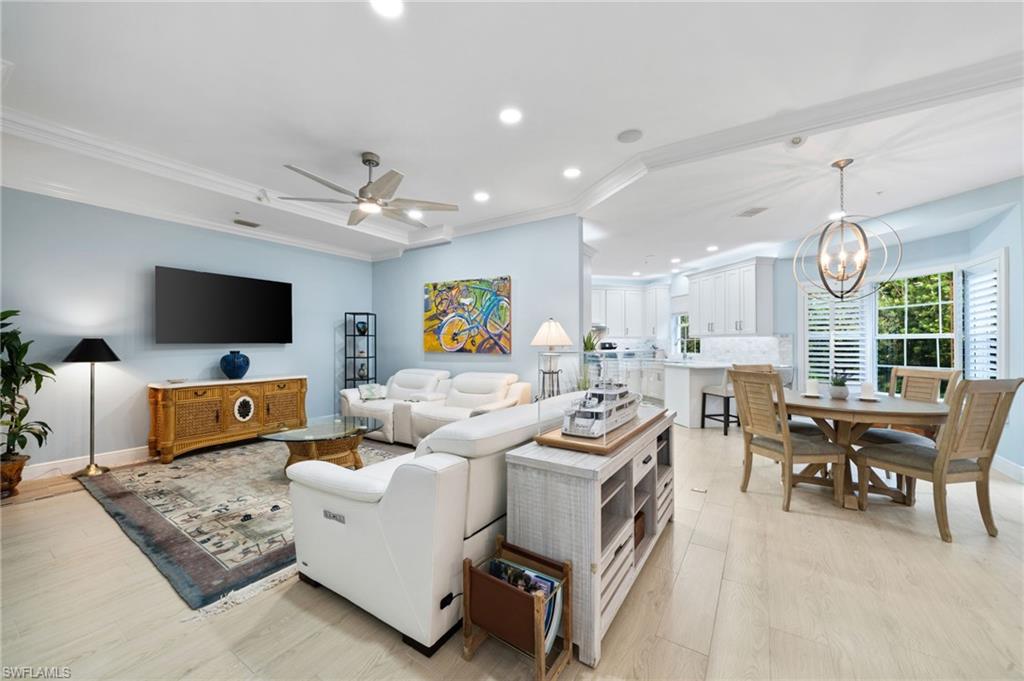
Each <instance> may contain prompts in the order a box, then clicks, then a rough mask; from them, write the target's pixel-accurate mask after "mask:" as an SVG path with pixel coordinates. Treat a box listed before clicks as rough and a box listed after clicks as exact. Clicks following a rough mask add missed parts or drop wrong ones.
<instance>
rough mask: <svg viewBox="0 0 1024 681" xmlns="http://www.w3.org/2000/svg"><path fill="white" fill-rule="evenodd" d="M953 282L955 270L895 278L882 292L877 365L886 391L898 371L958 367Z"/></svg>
mask: <svg viewBox="0 0 1024 681" xmlns="http://www.w3.org/2000/svg"><path fill="white" fill-rule="evenodd" d="M953 279H954V277H953V272H952V270H950V271H945V272H933V273H930V274H924V275H921V276H917V277H907V278H904V279H893V280H892V281H888V282H886V283H884V284H882V286H881V287H880V288H879V290H878V296H877V305H878V306H877V308H876V309H877V312H876V315H875V361H876V363H875V367H876V370H877V376H878V384H877V385H878V389H879V390H880V391H882V392H888V390H889V378H890V376H891V374H892V368H893V367H900V366H909V367H929V368H950V369H951V368H953V367H954V366H955V363H954V356H955V355H954V346H955V344H956V326H955V324H954V314H955V313H954V310H953V301H954V300H955V298H954V293H953ZM899 389H900V386H897V387H896V390H897V392H899Z"/></svg>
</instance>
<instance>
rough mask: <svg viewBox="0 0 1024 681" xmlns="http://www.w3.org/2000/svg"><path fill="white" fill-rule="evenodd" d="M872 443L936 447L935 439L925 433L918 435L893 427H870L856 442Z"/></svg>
mask: <svg viewBox="0 0 1024 681" xmlns="http://www.w3.org/2000/svg"><path fill="white" fill-rule="evenodd" d="M864 443H867V444H872V445H918V446H920V447H934V446H935V441H934V440H932V439H931V438H927V437H925V436H924V435H918V434H917V433H910V432H908V431H905V430H895V429H892V428H870V429H868V430H867V431H866V432H865V433H864V434H863V435H861V436H860V439H859V440H857V442H856V444H864Z"/></svg>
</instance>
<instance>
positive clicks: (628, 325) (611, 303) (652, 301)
mask: <svg viewBox="0 0 1024 681" xmlns="http://www.w3.org/2000/svg"><path fill="white" fill-rule="evenodd" d="M590 317H591V319H592V320H593V323H594V324H604V325H605V326H606V327H607V332H606V334H605V335H606V336H607V337H609V338H653V339H658V340H660V341H661V344H662V345H666V344H667V343H668V342H669V339H670V338H671V330H672V299H671V297H670V295H669V287H668V286H666V285H662V284H657V285H653V286H647V287H644V288H640V287H634V288H608V287H600V288H597V287H595V288H594V289H592V291H591V295H590Z"/></svg>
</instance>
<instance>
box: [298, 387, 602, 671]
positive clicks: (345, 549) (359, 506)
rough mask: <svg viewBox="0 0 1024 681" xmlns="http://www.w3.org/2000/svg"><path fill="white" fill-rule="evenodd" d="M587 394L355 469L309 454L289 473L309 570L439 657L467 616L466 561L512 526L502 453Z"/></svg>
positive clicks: (436, 436)
mask: <svg viewBox="0 0 1024 681" xmlns="http://www.w3.org/2000/svg"><path fill="white" fill-rule="evenodd" d="M581 395H582V393H573V394H569V395H561V396H559V397H555V398H551V399H549V400H544V401H543V402H539V403H535V404H526V405H522V406H517V407H512V408H510V409H504V410H501V411H497V412H492V413H488V414H484V415H482V416H478V417H476V418H472V419H466V420H462V421H457V422H455V423H451V424H449V425H446V426H444V427H442V428H440V429H438V430H437V431H435V432H434V433H432V434H431V435H430V436H429V437H427V438H426V439H424V440H423V442H421V443H420V445H419V447H418V448H417V450H416V452H415V453H410V454H406V455H404V456H400V457H397V458H395V459H391V460H388V461H384V462H382V463H378V464H373V465H371V466H367V467H366V468H362V469H360V470H357V471H353V470H349V469H347V468H342V467H341V466H336V465H334V464H331V463H327V462H325V461H302V462H300V463H297V464H294V465H292V466H289V467H288V468H287V470H286V473H287V475H288V477H289V478H290V479H291V486H290V491H291V500H292V514H293V518H294V524H295V555H296V560H297V563H298V568H299V573H300V577H301V578H302V579H303V580H304V581H306V582H311V583H314V584H318V585H322V586H325V587H327V588H329V589H330V590H331V591H334V592H336V593H338V594H340V595H342V596H344V597H345V598H347V599H348V600H350V601H351V602H353V603H354V604H356V605H357V606H359V607H360V608H362V609H363V610H366V611H367V612H369V613H370V614H372V615H374V616H376V617H378V618H379V619H381V620H383V621H384V622H386V623H387V624H389V625H391V626H392V627H394V628H395V629H397V630H398V631H400V632H401V633H402V634H403V635H404V636H403V640H405V641H406V643H409V644H410V645H412V646H413V647H414V648H416V649H417V650H419V651H420V652H423V653H424V654H428V655H429V654H432V653H433V651H434V650H436V649H437V647H439V646H440V645H441V644H442V643H444V640H445V638H446V636H445V634H446V633H448V632H449V631H451V630H452V628H453V626H454V625H455V623H456V622H458V621H459V618H460V617H461V611H462V608H461V602H460V601H459V600H458V597H457V596H455V594H458V593H460V592H461V591H462V560H463V558H470V559H472V560H473V561H474V562H476V561H481V560H483V559H484V558H486V557H487V556H488V555H490V553H491V552H492V551H493V550H494V538H495V536H496V535H498V534H499V533H503V532H504V529H505V512H506V481H505V480H506V476H505V452H507V451H508V450H509V449H512V448H514V447H517V446H519V445H520V444H522V443H524V442H526V441H528V440H530V439H531V438H532V437H533V436H534V435H536V434H537V432H538V430H539V429H540V428H543V429H548V428H553V427H554V426H555V425H557V424H558V423H560V422H561V419H562V412H563V410H564V409H565V408H566V407H567V406H568V405H569V403H570V402H571V400H573V399H578V398H579V397H580V396H581Z"/></svg>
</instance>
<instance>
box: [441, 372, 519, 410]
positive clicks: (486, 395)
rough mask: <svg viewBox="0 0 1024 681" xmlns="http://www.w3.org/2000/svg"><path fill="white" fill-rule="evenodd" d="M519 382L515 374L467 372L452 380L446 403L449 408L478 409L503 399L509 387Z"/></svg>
mask: <svg viewBox="0 0 1024 681" xmlns="http://www.w3.org/2000/svg"><path fill="white" fill-rule="evenodd" d="M517 380H519V376H518V375H516V374H498V373H486V372H477V371H468V372H466V373H464V374H459V375H458V376H456V377H455V378H453V379H452V387H451V389H450V390H449V391H448V399H447V400H446V403H447V404H448V406H449V407H479V406H480V405H482V404H490V403H491V402H498V401H500V400H503V399H505V397H506V396H507V395H508V388H509V386H510V385H512V384H513V383H515V382H516V381H517Z"/></svg>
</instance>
